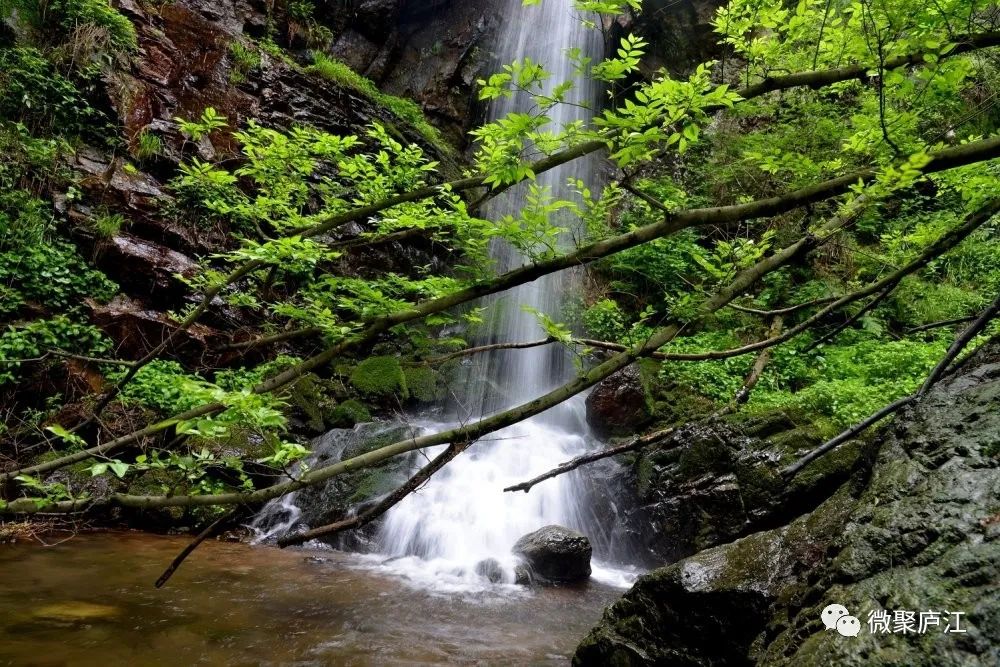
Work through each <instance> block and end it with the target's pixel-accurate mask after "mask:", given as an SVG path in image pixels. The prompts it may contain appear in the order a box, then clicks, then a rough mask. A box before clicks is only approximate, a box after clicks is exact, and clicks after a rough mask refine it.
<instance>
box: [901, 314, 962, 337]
mask: <svg viewBox="0 0 1000 667" xmlns="http://www.w3.org/2000/svg"><path fill="white" fill-rule="evenodd" d="M975 319H976V316H975V315H967V316H965V317H956V318H955V319H952V320H942V321H940V322H931V323H930V324H921V325H920V326H919V327H913V328H911V329H907V330H906V333H908V334H915V333H920V332H921V331H930V330H931V329H940V328H942V327H950V326H952V325H954V324H965V323H966V322H972V321H973V320H975Z"/></svg>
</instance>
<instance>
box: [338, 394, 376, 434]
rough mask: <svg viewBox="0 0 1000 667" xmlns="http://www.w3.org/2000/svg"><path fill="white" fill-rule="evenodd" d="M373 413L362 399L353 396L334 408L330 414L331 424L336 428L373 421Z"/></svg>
mask: <svg viewBox="0 0 1000 667" xmlns="http://www.w3.org/2000/svg"><path fill="white" fill-rule="evenodd" d="M371 419H372V414H371V412H369V411H368V408H366V407H365V404H364V403H362V402H361V401H357V400H354V399H353V398H352V399H350V400H347V401H344V402H343V403H341V404H340V405H338V406H337V407H335V408H334V409H333V412H332V413H331V415H330V425H331V426H333V427H335V428H350V427H352V426H354V425H355V424H361V423H364V422H368V421H371Z"/></svg>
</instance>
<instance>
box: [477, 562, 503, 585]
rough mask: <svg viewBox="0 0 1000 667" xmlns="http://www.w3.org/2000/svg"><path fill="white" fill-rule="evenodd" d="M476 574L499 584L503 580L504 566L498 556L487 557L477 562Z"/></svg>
mask: <svg viewBox="0 0 1000 667" xmlns="http://www.w3.org/2000/svg"><path fill="white" fill-rule="evenodd" d="M476 574H478V575H479V576H480V577H485V578H486V579H487V580H488V581H489V582H490V583H492V584H499V583H500V582H501V581H503V566H502V565H500V561H498V560H497V559H496V558H487V559H485V560H481V561H479V562H478V563H476Z"/></svg>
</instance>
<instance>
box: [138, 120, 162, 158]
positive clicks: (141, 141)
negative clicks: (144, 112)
mask: <svg viewBox="0 0 1000 667" xmlns="http://www.w3.org/2000/svg"><path fill="white" fill-rule="evenodd" d="M162 153H163V139H160V137H159V136H157V135H155V134H153V133H152V131H150V129H149V128H143V129H142V131H141V132H139V134H138V135H137V136H136V138H135V142H134V146H133V149H132V156H133V157H134V158H135V159H136V160H150V159H152V158H154V157H157V156H158V155H161V154H162Z"/></svg>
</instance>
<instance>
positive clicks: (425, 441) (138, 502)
mask: <svg viewBox="0 0 1000 667" xmlns="http://www.w3.org/2000/svg"><path fill="white" fill-rule="evenodd" d="M863 200H864V197H862V198H859V199H858V200H855V202H854V204H853V206H852V207H851V208H850V211H849V212H847V213H844V214H841V215H839V216H837V217H835V218H833V219H832V220H830V221H829V222H827V223H826V224H825V225H823V227H822V228H821V229H820V230H819V231H818V233H817V234H811V235H809V236H807V237H804V238H801V239H799V240H798V241H796V242H795V243H793V244H791V245H789V246H786V247H785V248H783V249H781V250H780V251H778V252H776V253H774V254H773V255H771V256H769V257H765V258H763V259H761V260H759V261H758V262H757V263H756V264H754V265H753V266H751V267H749V268H747V269H744V270H743V271H741V272H740V273H738V274H737V275H736V277H735V278H734V279H733V281H732V282H731V283H730V284H729V285H727V286H726V287H724V288H722V289H720V290H719V291H717V292H716V293H715V295H714V296H712V297H711V298H709V299H708V300H707V301H706V302H704V303H703V304H702V306H701V308H700V309H699V312H698V314H697V316H696V317H705V316H707V315H709V314H711V313H714V312H716V311H717V310H719V309H720V308H723V307H725V306H726V305H727V304H729V303H730V302H732V301H733V299H736V298H737V297H739V295H741V294H744V293H745V292H746V291H747V290H748V289H749V288H750V287H752V286H753V285H755V284H756V283H757V282H758V281H760V280H761V279H762V278H763V277H764V276H766V275H767V274H769V273H771V272H773V271H776V270H777V269H779V268H781V267H782V266H785V265H787V264H788V263H790V262H792V261H794V260H796V259H797V258H799V257H801V256H803V255H804V254H805V253H808V252H810V251H811V250H813V249H815V248H816V247H818V246H819V245H820V244H821V243H823V242H824V241H826V240H829V239H830V238H831V237H832V236H833V235H835V234H836V233H837V232H838V231H840V230H841V229H842V228H844V227H845V226H847V225H848V224H850V222H851V221H852V220H853V219H854V217H855V215H856V214H857V213H858V212H859V211H860V208H861V202H862V201H863ZM683 327H684V324H683V323H681V322H672V323H670V324H668V325H666V326H664V327H662V328H661V329H659V330H657V331H656V332H655V333H654V334H652V335H651V336H650V337H649V339H647V340H646V341H645V342H643V343H640V344H637V345H635V346H634V347H632V348H631V349H629V350H627V351H624V352H620V353H619V354H616V355H615V356H613V357H611V358H610V359H608V360H606V361H604V362H603V363H601V364H599V365H597V366H595V367H594V368H592V369H590V370H588V371H586V372H584V373H582V374H581V375H579V376H578V377H576V378H574V379H573V380H571V381H569V382H567V383H566V384H564V385H562V386H560V387H557V388H555V389H553V390H552V391H550V392H548V393H546V394H544V395H542V396H540V397H538V398H536V399H534V400H531V401H528V402H527V403H523V404H521V405H519V406H516V407H514V408H511V409H509V410H505V411H503V412H499V413H496V414H494V415H491V416H489V417H486V418H484V419H481V420H479V421H477V422H473V423H471V424H467V425H462V426H460V427H458V428H454V429H451V430H448V431H443V432H440V433H435V434H429V435H424V436H420V437H411V438H408V439H406V440H401V441H399V442H395V443H392V444H390V445H386V446H385V447H381V448H379V449H376V450H372V451H370V452H367V453H365V454H361V455H359V456H356V457H354V458H351V459H348V460H345V461H340V462H338V463H335V464H331V465H328V466H324V467H322V468H317V469H315V470H310V471H309V472H307V473H306V474H304V475H302V476H301V477H299V478H298V479H290V480H288V481H286V482H282V483H279V484H275V485H274V486H271V487H268V488H265V489H259V490H257V491H253V492H251V493H225V494H218V495H204V496H133V495H127V494H113V495H111V496H108V497H106V498H102V499H77V500H69V501H64V502H58V503H53V504H50V505H46V506H45V511H46V512H48V513H60V512H62V513H65V512H78V511H83V510H88V509H94V508H99V507H103V506H108V505H122V506H126V507H136V508H150V507H198V506H209V505H234V504H242V503H246V504H253V503H263V502H267V501H269V500H273V499H274V498H278V497H280V496H283V495H285V494H287V493H291V492H293V491H298V490H300V489H303V488H306V487H308V486H311V485H314V484H319V483H321V482H325V481H326V480H328V479H331V478H333V477H335V476H337V475H340V474H343V473H345V472H348V471H353V470H358V469H362V468H367V467H371V466H373V465H376V464H378V463H380V462H382V461H385V460H387V459H390V458H392V457H395V456H399V455H401V454H405V453H407V452H411V451H416V450H418V449H423V448H426V447H432V446H435V445H441V444H446V443H452V442H469V441H474V440H477V439H478V438H481V437H482V436H484V435H486V434H488V433H492V432H494V431H498V430H500V429H502V428H505V427H507V426H511V425H512V424H516V423H518V422H520V421H523V420H525V419H528V418H530V417H533V416H535V415H537V414H540V413H542V412H544V411H545V410H548V409H549V408H552V407H553V406H555V405H558V404H559V403H562V402H563V401H565V400H567V399H569V398H571V397H572V396H575V395H577V394H579V393H580V392H583V391H585V390H587V389H589V388H590V387H592V386H594V385H596V384H597V383H598V382H600V381H601V380H603V379H604V378H606V377H609V376H610V375H612V374H614V373H616V372H618V371H620V370H621V369H623V368H625V367H626V366H628V365H629V364H631V363H633V362H634V361H636V360H637V359H640V358H643V357H648V356H650V355H652V354H653V353H655V352H656V350H657V349H659V348H661V347H663V346H664V345H666V344H667V343H669V342H670V341H672V340H673V339H674V338H676V337H677V335H678V334H679V333H680V332H681V330H682V329H683ZM336 354H337V352H336V351H335V349H334V348H331V349H330V350H327V351H325V352H323V353H321V354H320V355H317V356H315V357H312V358H311V359H308V360H306V361H305V362H303V363H302V364H300V365H299V366H297V367H295V368H292V369H289V370H287V371H285V372H284V373H282V374H280V375H278V376H276V377H275V378H272V379H271V380H269V381H268V382H265V383H263V384H261V385H258V386H257V387H255V388H254V391H255V392H257V393H263V392H268V391H273V390H274V389H276V388H278V387H280V386H284V385H285V384H288V383H289V382H291V381H292V379H294V378H296V377H298V376H299V375H301V374H302V373H303V372H306V370H311V369H312V368H314V367H317V366H319V365H322V364H325V363H328V362H329V361H331V360H332V359H333V358H334V357H335V356H336ZM223 409H225V406H224V405H222V404H220V403H212V404H207V405H203V406H200V407H198V408H195V409H194V410H190V411H188V412H187V413H184V415H178V416H176V417H174V418H172V419H170V420H166V421H165V422H160V423H159V424H156V425H153V426H150V427H147V428H146V429H143V430H142V431H138V432H136V433H134V434H130V435H127V436H123V437H122V438H118V439H117V440H116V441H113V442H111V443H106V444H104V445H100V446H98V447H92V448H90V449H87V450H83V451H82V452H77V453H74V454H70V455H68V456H64V457H62V458H60V459H57V460H55V461H51V462H48V463H43V464H39V465H38V466H34V467H32V468H29V469H24V470H19V471H12V472H8V473H4V474H3V475H0V481H9V480H10V479H12V478H13V477H15V476H17V475H20V474H25V473H26V472H28V471H29V470H31V471H49V470H55V469H58V468H60V467H63V466H65V465H69V464H72V463H76V462H79V461H82V460H85V459H87V458H89V457H90V456H93V455H96V454H105V453H107V452H109V451H111V450H112V449H115V448H120V447H123V446H125V445H127V444H130V443H132V442H134V441H135V440H137V439H139V438H140V437H143V434H144V433H147V432H149V431H150V429H155V430H153V431H152V432H154V433H155V432H158V431H160V430H165V429H166V428H169V427H170V426H172V425H175V424H176V423H178V421H180V420H182V419H191V418H194V417H197V416H203V415H207V414H214V413H215V412H219V411H221V410H223ZM191 415H193V416H191ZM39 511H41V510H40V509H39V507H38V505H37V504H36V503H35V501H34V500H32V499H30V498H22V499H19V500H15V501H12V502H10V503H8V504H7V506H6V507H5V508H3V509H0V513H8V514H34V513H38V512H39Z"/></svg>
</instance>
